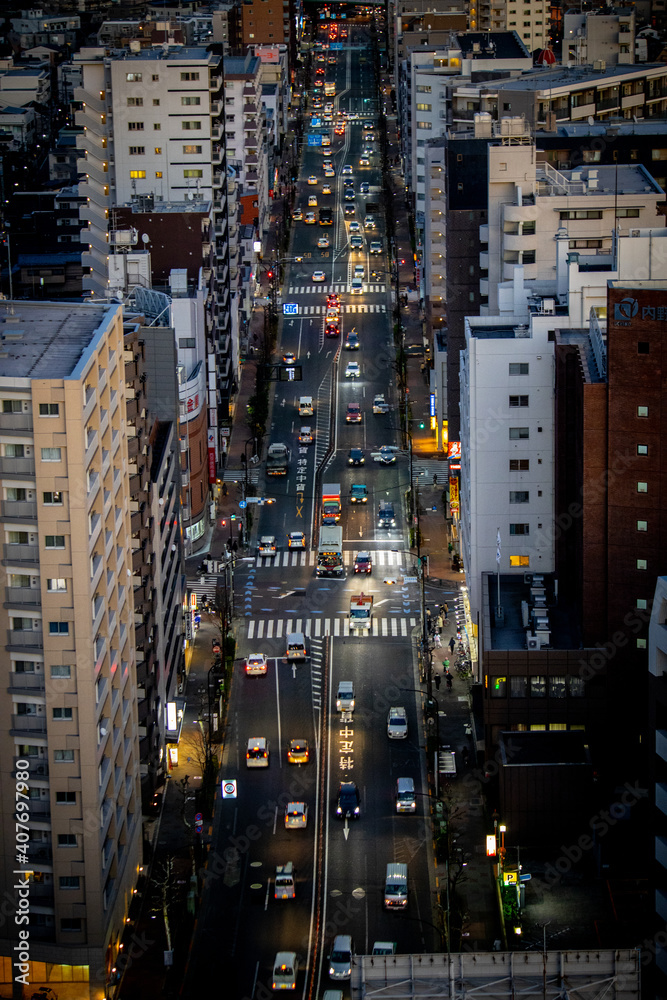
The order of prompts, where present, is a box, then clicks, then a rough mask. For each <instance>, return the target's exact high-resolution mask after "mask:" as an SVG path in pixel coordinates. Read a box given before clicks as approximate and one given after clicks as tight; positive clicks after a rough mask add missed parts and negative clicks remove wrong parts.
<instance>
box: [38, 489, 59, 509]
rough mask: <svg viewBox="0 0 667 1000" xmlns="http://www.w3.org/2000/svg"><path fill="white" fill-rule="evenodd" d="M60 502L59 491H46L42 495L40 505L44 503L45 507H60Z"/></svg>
mask: <svg viewBox="0 0 667 1000" xmlns="http://www.w3.org/2000/svg"><path fill="white" fill-rule="evenodd" d="M62 502H63V495H62V493H61V492H60V491H59V490H56V491H52V490H47V491H46V492H45V493H42V503H45V504H46V505H47V506H53V507H56V506H62Z"/></svg>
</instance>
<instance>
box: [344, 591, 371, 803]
mask: <svg viewBox="0 0 667 1000" xmlns="http://www.w3.org/2000/svg"><path fill="white" fill-rule="evenodd" d="M367 615H368V612H367V611H366V609H365V608H353V609H352V611H351V612H350V617H351V618H366V617H367ZM345 794H346V795H349V794H350V793H349V792H346V793H345Z"/></svg>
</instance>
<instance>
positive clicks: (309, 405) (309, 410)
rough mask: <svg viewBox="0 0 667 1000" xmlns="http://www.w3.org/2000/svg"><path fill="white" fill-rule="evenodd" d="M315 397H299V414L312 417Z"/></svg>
mask: <svg viewBox="0 0 667 1000" xmlns="http://www.w3.org/2000/svg"><path fill="white" fill-rule="evenodd" d="M314 412H315V411H314V410H313V397H312V396H301V398H300V399H299V416H300V417H312V415H313V413H314Z"/></svg>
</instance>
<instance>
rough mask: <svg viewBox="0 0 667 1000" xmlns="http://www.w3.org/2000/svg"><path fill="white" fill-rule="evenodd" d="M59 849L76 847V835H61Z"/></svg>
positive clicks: (59, 836) (59, 835)
mask: <svg viewBox="0 0 667 1000" xmlns="http://www.w3.org/2000/svg"><path fill="white" fill-rule="evenodd" d="M58 847H76V834H75V833H59V834H58Z"/></svg>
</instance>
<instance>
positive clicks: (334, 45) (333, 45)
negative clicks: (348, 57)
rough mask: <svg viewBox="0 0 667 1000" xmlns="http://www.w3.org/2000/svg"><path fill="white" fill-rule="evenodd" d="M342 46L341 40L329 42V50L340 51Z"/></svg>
mask: <svg viewBox="0 0 667 1000" xmlns="http://www.w3.org/2000/svg"><path fill="white" fill-rule="evenodd" d="M342 48H343V43H342V42H329V51H330V52H341V51H342Z"/></svg>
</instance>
